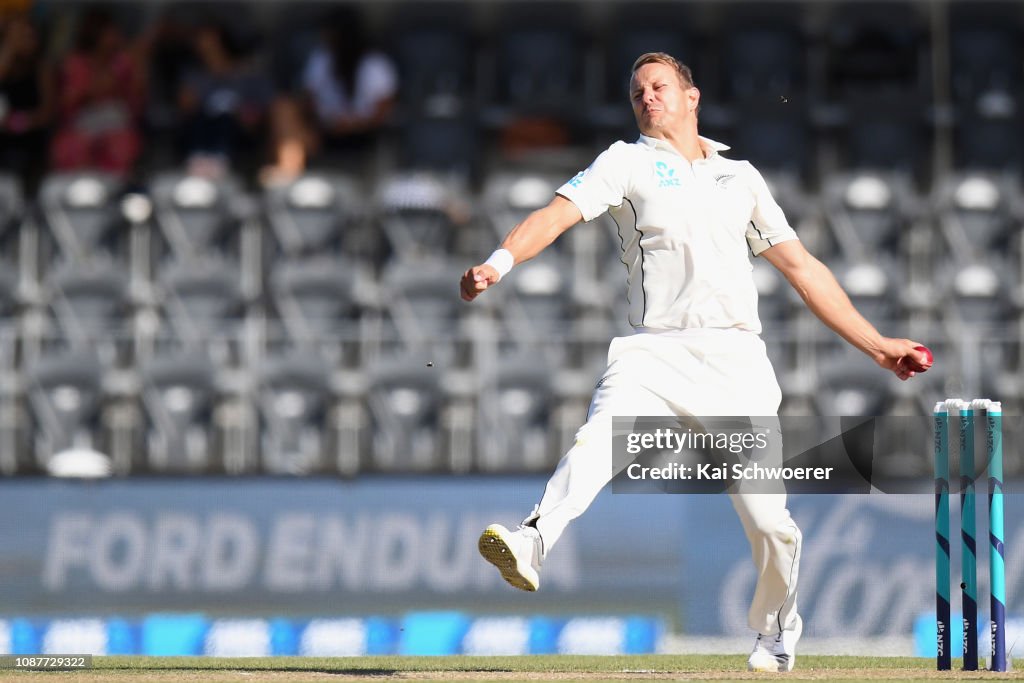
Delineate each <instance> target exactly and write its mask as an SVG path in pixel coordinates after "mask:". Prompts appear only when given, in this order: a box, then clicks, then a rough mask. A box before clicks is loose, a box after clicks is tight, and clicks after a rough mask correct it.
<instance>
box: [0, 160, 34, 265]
mask: <svg viewBox="0 0 1024 683" xmlns="http://www.w3.org/2000/svg"><path fill="white" fill-rule="evenodd" d="M26 208H27V207H26V206H25V197H24V194H23V192H22V186H21V181H20V180H19V179H18V178H17V177H15V176H13V175H11V174H8V173H3V172H0V259H3V261H5V262H7V263H15V262H16V261H17V260H18V258H19V253H18V236H19V228H20V227H21V224H22V221H23V220H24V218H25V211H26Z"/></svg>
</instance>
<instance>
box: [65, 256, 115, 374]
mask: <svg viewBox="0 0 1024 683" xmlns="http://www.w3.org/2000/svg"><path fill="white" fill-rule="evenodd" d="M48 285H49V287H48V290H49V292H48V294H49V296H48V303H49V305H50V307H51V309H52V310H53V313H54V315H55V317H56V319H57V323H58V325H59V327H60V330H61V332H62V335H63V337H64V340H65V341H66V342H67V345H68V346H69V347H71V348H74V349H81V350H86V349H94V350H96V351H97V352H98V353H100V354H101V355H102V357H103V359H104V361H105V362H107V363H113V362H114V361H115V360H117V359H118V357H119V356H120V355H121V353H119V351H120V352H123V351H126V349H127V347H128V344H129V342H130V336H129V332H130V326H129V324H128V323H129V321H130V313H131V306H130V304H131V302H130V299H129V292H128V275H127V273H124V272H121V271H119V270H117V269H113V268H110V267H108V268H104V269H99V268H98V267H96V266H92V265H87V264H79V265H76V264H73V263H72V264H67V265H65V266H62V267H60V268H59V269H58V270H57V271H55V272H53V273H52V274H51V275H50V277H49V278H48Z"/></svg>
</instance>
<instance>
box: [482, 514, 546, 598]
mask: <svg viewBox="0 0 1024 683" xmlns="http://www.w3.org/2000/svg"><path fill="white" fill-rule="evenodd" d="M478 547H479V548H480V554H481V555H483V556H484V559H485V560H487V561H488V562H490V563H491V564H493V565H494V566H495V567H497V568H498V571H500V572H501V578H503V579H505V580H506V581H508V582H509V583H510V584H512V585H513V586H515V587H516V588H518V589H520V590H524V591H535V590H537V589H538V588H540V565H541V561H542V560H543V554H544V550H543V544H542V542H541V539H540V532H538V531H537V529H536V528H535V527H532V526H521V527H519V528H518V529H516V530H515V531H509V530H508V529H506V528H505V527H503V526H502V525H500V524H492V525H490V526H489V527H487V528H486V529H484V532H483V533H482V534H480V542H479V543H478Z"/></svg>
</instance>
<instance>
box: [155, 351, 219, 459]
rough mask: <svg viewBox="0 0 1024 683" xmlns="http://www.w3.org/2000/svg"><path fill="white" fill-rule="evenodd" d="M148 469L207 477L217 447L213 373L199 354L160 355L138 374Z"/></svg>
mask: <svg viewBox="0 0 1024 683" xmlns="http://www.w3.org/2000/svg"><path fill="white" fill-rule="evenodd" d="M140 375H141V379H142V403H143V406H144V410H145V415H146V429H145V444H146V463H147V465H148V467H149V469H151V470H152V471H156V472H172V473H193V474H204V473H209V472H210V471H211V470H212V468H213V465H214V462H215V460H216V455H217V454H216V449H217V446H218V443H217V439H216V433H215V423H214V409H215V407H216V401H217V382H216V376H217V374H216V370H215V368H214V366H213V364H212V363H211V362H210V360H209V358H208V357H207V356H205V355H203V354H195V353H193V354H173V355H161V356H156V357H154V358H152V359H150V360H149V361H148V362H147V363H145V364H144V365H143V367H142V368H141V372H140Z"/></svg>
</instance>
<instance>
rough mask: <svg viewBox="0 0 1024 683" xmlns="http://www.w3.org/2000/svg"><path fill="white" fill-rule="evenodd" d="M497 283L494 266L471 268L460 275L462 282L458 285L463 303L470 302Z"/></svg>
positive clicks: (483, 265)
mask: <svg viewBox="0 0 1024 683" xmlns="http://www.w3.org/2000/svg"><path fill="white" fill-rule="evenodd" d="M497 282H498V271H497V270H495V269H494V266H489V265H487V264H486V263H481V264H480V265H479V266H473V267H472V268H470V269H469V270H467V271H466V272H465V273H463V274H462V282H460V283H459V289H460V290H461V294H462V298H463V300H464V301H472V300H473V299H475V298H476V297H477V296H478V295H479V294H480V292H482V291H484V290H485V289H487V288H488V287H490V286H491V285H493V284H497Z"/></svg>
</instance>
